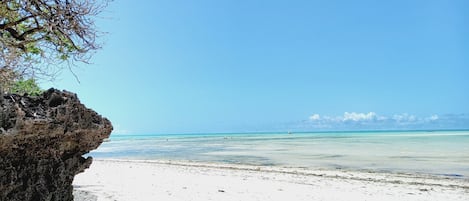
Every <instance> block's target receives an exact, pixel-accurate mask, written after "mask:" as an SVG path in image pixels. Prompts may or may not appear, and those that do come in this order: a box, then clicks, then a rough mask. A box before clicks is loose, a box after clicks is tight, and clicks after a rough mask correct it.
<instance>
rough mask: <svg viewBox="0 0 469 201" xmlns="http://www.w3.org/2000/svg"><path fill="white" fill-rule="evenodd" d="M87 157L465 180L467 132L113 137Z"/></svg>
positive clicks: (468, 156) (468, 170)
mask: <svg viewBox="0 0 469 201" xmlns="http://www.w3.org/2000/svg"><path fill="white" fill-rule="evenodd" d="M90 155H92V156H93V157H95V158H115V159H150V160H151V159H153V160H183V161H198V162H217V163H235V164H250V165H274V166H282V167H305V168H333V169H353V170H371V171H391V172H405V173H428V174H438V175H447V176H452V177H462V178H468V177H469V131H431V132H430V131H399V132H397V131H385V132H384V131H376V132H372V131H367V132H311V133H293V134H287V133H231V134H185V135H179V134H178V135H174V134H173V135H113V136H111V138H110V141H109V142H105V143H103V144H102V145H101V147H100V148H99V149H97V150H95V151H93V152H91V153H90Z"/></svg>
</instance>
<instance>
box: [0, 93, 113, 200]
mask: <svg viewBox="0 0 469 201" xmlns="http://www.w3.org/2000/svg"><path fill="white" fill-rule="evenodd" d="M111 131H112V125H111V122H110V121H109V120H107V119H106V118H103V117H101V116H100V115H98V114H97V113H96V112H94V111H93V110H91V109H88V108H86V107H85V106H84V105H83V104H81V103H80V101H79V99H78V98H77V96H76V95H75V94H73V93H70V92H66V91H59V90H56V89H49V90H48V91H46V92H44V93H43V94H42V96H39V97H29V96H20V95H15V94H11V95H0V201H13V200H14V201H16V200H18V201H20V200H21V201H72V200H73V195H72V192H73V187H72V182H73V178H74V176H75V175H76V174H78V173H80V172H82V171H84V170H85V169H86V168H88V167H89V165H90V164H91V162H92V158H91V157H88V158H84V157H83V155H84V154H86V153H88V152H89V151H91V150H93V149H96V148H97V147H98V146H99V145H100V144H101V143H102V142H103V140H104V139H106V138H108V137H109V135H110V133H111Z"/></svg>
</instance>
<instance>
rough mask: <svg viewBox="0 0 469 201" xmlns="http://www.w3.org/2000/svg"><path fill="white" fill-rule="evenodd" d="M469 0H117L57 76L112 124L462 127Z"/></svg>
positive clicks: (468, 81) (147, 129)
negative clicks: (87, 56)
mask: <svg viewBox="0 0 469 201" xmlns="http://www.w3.org/2000/svg"><path fill="white" fill-rule="evenodd" d="M467 8H469V1H465V0H461V1H457V0H448V1H440V0H439V1H432V0H421V1H419V0H414V1H408V0H396V1H372V0H369V1H366V0H356V1H334V0H328V1H313V0H308V1H297V0H289V1H277V0H269V1H261V0H226V1H220V0H185V1H182V0H154V1H145V2H144V3H143V1H139V2H138V3H136V2H134V1H125V0H115V1H114V2H112V3H111V4H110V6H109V7H108V8H106V10H105V12H103V13H102V14H101V16H100V18H99V19H97V26H98V28H99V29H100V30H101V31H103V32H106V34H104V35H103V36H102V37H101V41H102V43H103V49H101V50H99V51H98V52H97V53H96V54H95V55H94V57H93V59H92V64H91V65H85V64H79V66H78V67H77V68H76V69H75V70H74V72H75V73H76V74H77V75H78V77H79V80H80V82H79V83H78V82H77V81H76V79H74V78H73V76H72V74H71V73H70V72H68V71H64V72H62V74H61V75H60V76H59V78H58V79H57V80H56V81H54V82H53V83H48V82H45V83H41V86H42V87H44V88H48V87H55V88H59V89H66V90H68V91H72V92H75V93H77V94H78V97H79V98H80V100H81V101H82V102H83V103H84V104H85V105H86V106H87V107H90V108H92V109H94V110H96V111H97V112H98V113H100V114H102V115H103V116H105V117H108V118H109V119H110V120H111V121H112V122H113V125H114V128H115V129H114V131H113V133H115V134H150V133H201V132H249V131H254V132H256V131H286V130H293V131H296V130H299V131H306V130H311V131H315V130H354V129H359V130H360V129H361V130H363V129H365V130H367V129H447V128H469V115H468V114H469V104H468V103H469V78H468V77H469V57H468V55H469V26H467V25H468V24H469V12H467Z"/></svg>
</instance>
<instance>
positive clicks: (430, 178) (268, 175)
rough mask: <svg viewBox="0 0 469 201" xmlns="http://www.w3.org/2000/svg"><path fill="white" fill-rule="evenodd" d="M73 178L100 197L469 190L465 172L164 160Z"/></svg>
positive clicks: (436, 194)
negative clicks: (461, 175)
mask: <svg viewBox="0 0 469 201" xmlns="http://www.w3.org/2000/svg"><path fill="white" fill-rule="evenodd" d="M73 184H74V187H75V189H76V191H83V192H87V193H90V194H91V195H92V196H96V200H97V201H109V200H114V201H120V200H122V201H125V200H155V199H160V200H188V199H189V200H210V199H212V200H267V199H269V200H285V199H290V198H287V197H291V196H293V197H295V196H297V199H290V200H312V199H314V200H365V199H366V200H387V199H389V200H428V199H431V200H464V198H467V197H468V196H469V180H468V179H466V178H451V177H445V176H434V175H424V174H408V173H382V172H370V171H368V172H366V171H351V170H341V169H340V170H326V169H315V170H312V169H306V168H289V167H288V168H287V167H275V166H253V165H238V164H219V163H200V162H186V161H162V160H121V159H96V160H95V161H94V162H93V164H92V165H91V167H90V169H87V170H86V171H85V172H84V173H81V174H78V175H77V176H76V177H75V181H74V183H73ZM272 195H277V196H272ZM285 196H287V197H285ZM298 196H299V197H298ZM282 197H283V198H285V199H280V198H282ZM76 201H78V200H77V199H76Z"/></svg>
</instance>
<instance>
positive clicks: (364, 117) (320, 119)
mask: <svg viewBox="0 0 469 201" xmlns="http://www.w3.org/2000/svg"><path fill="white" fill-rule="evenodd" d="M293 127H294V129H297V130H374V129H379V130H383V129H385V130H392V129H423V130H426V129H468V128H469V115H468V114H445V115H438V114H432V115H429V116H417V115H413V114H408V113H401V114H393V115H380V114H377V113H375V112H367V113H360V112H344V114H343V115H337V116H328V115H321V114H312V115H311V116H309V119H308V120H304V121H302V122H301V123H299V124H297V125H295V126H293Z"/></svg>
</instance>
